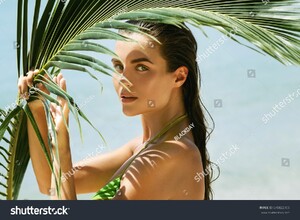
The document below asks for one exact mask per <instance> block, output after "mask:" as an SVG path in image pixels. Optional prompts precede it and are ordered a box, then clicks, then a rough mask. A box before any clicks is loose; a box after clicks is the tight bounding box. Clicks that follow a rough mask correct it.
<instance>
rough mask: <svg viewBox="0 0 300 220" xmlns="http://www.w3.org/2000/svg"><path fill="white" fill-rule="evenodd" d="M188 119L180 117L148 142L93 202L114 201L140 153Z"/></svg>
mask: <svg viewBox="0 0 300 220" xmlns="http://www.w3.org/2000/svg"><path fill="white" fill-rule="evenodd" d="M186 117H187V115H186V114H184V115H182V116H180V117H177V118H175V119H174V120H172V121H171V122H170V123H169V124H168V125H167V126H166V127H164V128H163V129H162V130H161V131H160V132H159V133H158V134H157V135H155V136H154V137H153V138H152V139H151V140H149V141H147V143H146V144H145V146H144V147H143V148H142V149H141V150H140V151H139V152H138V153H137V154H136V155H135V156H134V157H133V158H132V159H131V160H130V162H129V163H128V166H126V167H125V168H124V169H123V172H121V174H120V175H119V176H118V177H116V178H115V179H113V180H111V181H110V182H108V183H107V184H106V185H105V186H104V187H102V188H101V189H100V190H99V191H98V192H97V193H96V194H95V195H94V196H93V200H110V199H113V198H114V197H115V195H116V194H117V192H118V190H119V189H120V185H121V179H122V176H123V175H124V173H125V172H126V170H127V169H128V167H129V166H130V165H131V163H132V162H133V160H134V159H135V158H136V157H138V156H139V155H140V153H141V152H142V151H144V150H145V149H146V148H147V147H148V146H149V145H150V144H152V143H153V142H155V141H157V140H158V139H159V138H160V137H161V136H163V135H164V134H166V133H167V132H168V131H169V130H170V129H171V128H172V127H173V126H174V125H176V124H178V123H179V122H181V121H182V120H183V119H184V118H186Z"/></svg>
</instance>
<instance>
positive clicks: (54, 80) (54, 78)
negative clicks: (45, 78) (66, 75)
mask: <svg viewBox="0 0 300 220" xmlns="http://www.w3.org/2000/svg"><path fill="white" fill-rule="evenodd" d="M53 82H54V83H56V84H57V77H56V76H55V77H53Z"/></svg>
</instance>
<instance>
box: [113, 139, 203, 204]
mask: <svg viewBox="0 0 300 220" xmlns="http://www.w3.org/2000/svg"><path fill="white" fill-rule="evenodd" d="M199 170H201V158H200V154H199V153H198V152H196V151H193V150H187V149H185V148H184V147H182V146H180V144H174V143H163V144H159V145H157V146H155V148H154V149H150V150H147V151H145V152H144V153H142V154H141V155H139V156H138V157H137V158H136V159H135V160H134V161H133V162H132V164H131V166H130V167H129V168H128V170H127V171H126V172H125V174H124V175H123V178H122V181H121V186H120V190H119V192H118V194H117V195H116V196H115V198H114V199H116V200H147V199H150V200H167V199H196V198H201V196H202V195H201V194H202V192H201V190H203V185H201V184H202V183H197V182H196V181H195V180H194V175H195V173H196V172H197V171H199Z"/></svg>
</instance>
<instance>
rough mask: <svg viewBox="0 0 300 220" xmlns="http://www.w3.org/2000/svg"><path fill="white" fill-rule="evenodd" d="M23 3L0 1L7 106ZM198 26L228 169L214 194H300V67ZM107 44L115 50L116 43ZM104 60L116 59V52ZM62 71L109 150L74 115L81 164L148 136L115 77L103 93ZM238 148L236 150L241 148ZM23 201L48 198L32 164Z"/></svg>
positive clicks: (216, 150)
mask: <svg viewBox="0 0 300 220" xmlns="http://www.w3.org/2000/svg"><path fill="white" fill-rule="evenodd" d="M30 4H32V2H30ZM16 7H17V1H8V0H6V1H5V0H4V1H1V3H0V20H1V24H0V33H1V34H0V44H1V50H0V69H1V71H2V72H1V73H0V76H1V86H0V94H1V95H0V97H1V98H0V107H1V108H2V109H5V108H6V107H7V106H10V105H12V103H14V101H15V100H16V97H17V72H16V50H15V39H16ZM29 17H30V16H29ZM192 31H193V33H194V35H195V37H196V38H197V41H198V47H199V49H198V62H199V64H200V70H201V77H202V87H201V97H202V99H203V102H204V104H205V106H206V108H207V109H208V111H209V113H210V114H211V115H212V117H213V119H214V122H215V129H214V131H213V133H212V135H211V138H210V140H209V142H208V145H207V148H208V150H209V153H210V156H211V160H212V161H215V162H218V163H219V167H220V169H221V173H220V177H219V178H218V179H217V180H216V181H215V182H214V184H213V190H214V199H217V200H235V199H243V200H248V199H249V200H252V199H299V198H300V188H299V185H300V155H299V154H300V114H299V113H300V68H299V67H295V66H284V65H282V64H281V63H279V62H278V61H276V60H274V59H272V58H270V57H268V56H263V55H261V54H259V53H257V52H255V51H253V50H250V49H248V48H246V47H244V46H242V45H239V44H237V43H235V42H234V41H232V40H230V39H229V38H228V37H226V38H224V37H222V34H221V33H220V32H217V31H215V30H213V29H208V28H206V29H205V31H206V33H207V34H208V38H206V37H205V36H204V35H203V34H202V32H201V31H199V30H196V29H195V28H192ZM174 34H175V33H174ZM220 39H223V41H222V40H220ZM107 45H108V46H109V47H110V48H112V49H113V48H114V42H108V43H107ZM100 59H102V60H103V61H105V62H107V63H110V58H109V57H106V56H100ZM63 73H64V75H65V77H66V79H67V84H68V92H69V93H70V94H71V95H72V96H73V97H74V98H75V100H77V103H79V106H81V108H82V110H83V112H84V113H85V114H86V115H87V116H88V117H89V119H90V120H91V121H92V122H93V123H94V125H95V126H96V127H97V128H98V129H99V130H100V132H101V133H102V134H103V136H104V137H105V140H106V142H107V146H106V147H105V146H104V145H103V143H102V141H101V138H100V137H99V136H98V135H97V134H96V132H95V131H94V130H93V129H92V128H91V127H90V126H89V125H87V124H86V123H84V122H83V123H82V124H83V131H84V142H83V143H82V142H81V140H80V137H79V132H78V128H77V126H76V124H75V122H74V120H71V122H70V126H71V148H72V154H73V155H72V156H73V161H74V162H77V161H80V160H83V159H88V158H90V157H91V156H93V155H97V154H99V153H105V152H108V151H111V150H114V149H116V148H118V147H120V146H122V145H123V144H124V143H126V142H127V141H128V140H130V139H132V138H133V137H135V136H137V135H140V134H141V125H140V119H139V117H138V116H137V117H126V116H124V115H123V114H122V111H121V105H120V102H119V100H118V98H117V96H116V94H115V91H114V88H113V85H112V79H111V78H110V77H108V76H105V75H101V74H98V73H96V74H98V76H99V78H100V80H101V82H102V84H103V92H102V93H101V87H100V85H99V83H98V82H96V81H94V80H93V79H91V78H90V77H89V76H88V75H87V74H84V73H79V72H71V71H64V72H63ZM288 97H289V98H288ZM276 106H277V107H276ZM209 121H210V120H209ZM210 126H211V127H212V123H210ZM232 146H235V147H236V148H235V149H236V150H235V151H234V152H232V151H231V149H232ZM230 151H231V153H230ZM226 152H227V153H226ZM0 160H2V159H0ZM92 195H93V194H85V195H79V196H78V199H91V197H92ZM19 199H28V200H35V199H49V197H48V196H45V195H42V194H41V193H40V192H39V190H38V186H37V183H36V179H35V176H34V173H33V170H32V165H31V163H30V164H29V166H28V170H27V172H26V175H25V177H24V181H23V185H22V188H21V191H20V195H19Z"/></svg>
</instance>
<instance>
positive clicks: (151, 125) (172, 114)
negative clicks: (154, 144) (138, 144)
mask: <svg viewBox="0 0 300 220" xmlns="http://www.w3.org/2000/svg"><path fill="white" fill-rule="evenodd" d="M180 100H181V99H178V98H177V99H176V101H175V103H174V102H173V103H174V104H168V105H166V106H165V107H164V108H162V109H159V110H156V111H151V112H148V113H145V114H142V116H141V120H142V126H143V142H145V141H148V140H150V139H152V138H153V137H154V136H155V135H157V134H158V133H159V132H160V131H161V130H162V129H163V128H165V127H166V126H167V125H168V124H169V123H170V122H171V121H172V120H174V119H175V118H177V117H179V116H182V115H184V114H185V109H184V104H183V102H182V101H180Z"/></svg>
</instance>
